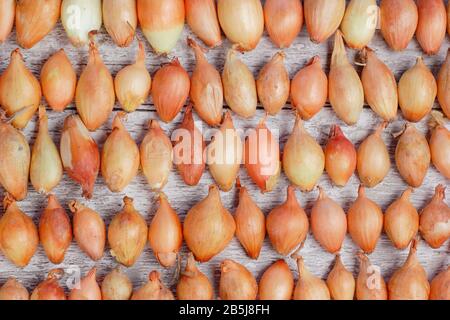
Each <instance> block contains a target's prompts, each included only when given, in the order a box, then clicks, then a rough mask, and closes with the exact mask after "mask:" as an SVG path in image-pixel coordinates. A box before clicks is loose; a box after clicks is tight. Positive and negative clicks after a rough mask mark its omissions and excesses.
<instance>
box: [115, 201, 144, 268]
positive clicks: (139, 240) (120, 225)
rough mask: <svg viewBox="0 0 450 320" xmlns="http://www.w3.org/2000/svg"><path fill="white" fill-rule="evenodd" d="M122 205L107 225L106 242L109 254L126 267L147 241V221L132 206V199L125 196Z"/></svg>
mask: <svg viewBox="0 0 450 320" xmlns="http://www.w3.org/2000/svg"><path fill="white" fill-rule="evenodd" d="M123 203H124V207H123V209H122V211H121V212H119V213H118V214H116V215H115V216H114V218H113V219H112V221H111V223H110V225H109V227H108V243H109V246H110V247H111V255H112V256H113V257H114V258H116V260H117V261H118V262H119V263H121V264H123V265H124V266H126V267H131V266H133V265H134V264H135V263H136V261H137V260H138V259H139V257H140V255H141V254H142V251H144V247H145V244H146V243H147V236H148V228H147V223H146V222H145V220H144V218H143V217H142V216H141V214H140V213H139V212H138V211H137V210H136V209H135V208H134V205H133V199H131V198H128V197H125V198H124V199H123Z"/></svg>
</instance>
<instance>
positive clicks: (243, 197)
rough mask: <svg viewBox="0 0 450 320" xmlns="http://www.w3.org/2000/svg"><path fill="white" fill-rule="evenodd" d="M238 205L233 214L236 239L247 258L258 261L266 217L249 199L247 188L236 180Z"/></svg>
mask: <svg viewBox="0 0 450 320" xmlns="http://www.w3.org/2000/svg"><path fill="white" fill-rule="evenodd" d="M237 187H238V189H239V204H238V207H237V208H236V212H235V213H234V220H235V222H236V237H237V238H238V239H239V242H240V243H241V244H242V246H243V247H244V249H245V251H246V252H247V254H248V256H249V257H250V258H252V259H258V258H259V254H260V253H261V248H262V246H263V242H264V238H265V237H266V217H265V216H264V213H263V212H262V211H261V209H260V208H259V207H258V206H257V205H256V203H255V202H254V201H253V199H252V198H251V196H250V194H249V192H248V190H247V188H245V187H243V186H241V184H240V181H239V179H238V182H237Z"/></svg>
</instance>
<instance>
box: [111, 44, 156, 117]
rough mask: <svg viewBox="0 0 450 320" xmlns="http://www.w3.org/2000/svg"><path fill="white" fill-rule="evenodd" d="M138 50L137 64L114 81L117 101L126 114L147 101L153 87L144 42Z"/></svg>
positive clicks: (120, 73)
mask: <svg viewBox="0 0 450 320" xmlns="http://www.w3.org/2000/svg"><path fill="white" fill-rule="evenodd" d="M138 50H139V51H138V55H137V58H136V63H135V64H132V65H129V66H126V67H125V68H123V69H122V70H120V71H119V72H118V73H117V75H116V78H115V79H114V88H115V91H116V95H117V100H119V102H120V104H121V105H122V108H123V109H124V110H125V111H126V112H133V111H136V109H137V108H138V107H139V106H140V105H141V104H143V103H144V102H145V100H146V99H147V97H148V95H149V93H150V88H151V86H152V78H151V76H150V73H149V72H148V71H147V69H146V67H145V47H144V43H143V42H142V41H139V49H138Z"/></svg>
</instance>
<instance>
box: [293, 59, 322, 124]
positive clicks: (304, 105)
mask: <svg viewBox="0 0 450 320" xmlns="http://www.w3.org/2000/svg"><path fill="white" fill-rule="evenodd" d="M327 98H328V78H327V75H326V74H325V72H324V71H323V69H322V65H321V60H320V57H319V56H315V57H314V58H312V59H311V61H309V62H308V64H307V65H306V66H305V67H304V68H303V69H301V70H300V71H298V72H297V74H296V75H295V76H294V79H292V82H291V103H292V106H293V107H294V108H295V109H296V110H297V112H298V113H299V114H300V116H301V117H302V119H304V120H309V119H311V118H312V117H314V116H315V115H316V114H317V113H318V112H319V111H320V110H321V109H322V108H323V106H324V105H325V103H326V102H327Z"/></svg>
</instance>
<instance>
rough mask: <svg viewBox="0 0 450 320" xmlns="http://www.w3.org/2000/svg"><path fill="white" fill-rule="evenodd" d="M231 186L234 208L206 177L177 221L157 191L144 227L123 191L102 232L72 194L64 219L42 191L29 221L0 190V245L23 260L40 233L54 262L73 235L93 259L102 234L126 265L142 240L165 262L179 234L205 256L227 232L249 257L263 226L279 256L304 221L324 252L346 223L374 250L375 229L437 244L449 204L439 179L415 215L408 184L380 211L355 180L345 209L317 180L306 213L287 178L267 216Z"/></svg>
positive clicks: (297, 238) (299, 235) (399, 243)
mask: <svg viewBox="0 0 450 320" xmlns="http://www.w3.org/2000/svg"><path fill="white" fill-rule="evenodd" d="M238 187H239V189H240V191H239V204H238V206H237V208H236V211H235V214H234V216H233V215H231V214H230V212H229V211H228V210H227V209H226V208H225V207H224V206H223V204H222V201H221V198H220V192H219V189H218V187H217V186H215V185H213V186H211V187H210V189H209V194H208V196H207V197H206V198H204V199H203V200H202V201H200V202H199V203H197V204H196V205H194V206H193V207H192V208H191V209H190V210H189V211H188V213H187V215H186V218H185V220H184V223H183V224H182V223H181V222H180V219H179V216H178V214H177V213H176V211H175V210H174V209H173V208H172V207H171V205H170V204H169V201H168V199H167V198H166V196H165V195H164V194H162V193H161V194H160V195H159V204H160V205H159V208H158V210H157V211H156V213H155V215H154V217H153V219H152V221H151V223H150V226H149V227H148V226H147V223H146V221H145V219H144V218H143V217H142V215H141V214H140V213H139V212H138V211H137V210H136V209H135V207H134V205H133V199H131V198H128V197H125V198H124V208H123V209H122V211H120V212H119V213H117V214H116V215H115V216H114V218H113V219H112V221H111V223H110V224H109V227H108V230H107V232H106V228H105V223H104V221H103V219H102V218H101V216H100V215H99V214H98V213H96V212H95V211H93V210H92V209H90V208H88V207H86V206H84V205H82V204H81V203H79V202H77V201H72V202H70V203H69V209H70V211H71V212H72V213H73V224H71V222H70V218H69V217H68V215H67V213H66V211H65V210H64V209H63V207H62V206H61V204H60V203H59V202H58V200H57V199H56V197H55V196H54V195H50V196H49V197H48V204H47V207H46V208H45V210H44V211H43V213H42V215H41V217H40V221H39V227H38V228H36V226H35V225H34V223H33V222H32V220H31V219H30V218H29V217H28V216H27V215H26V214H25V213H24V212H23V211H21V209H20V208H19V206H18V205H17V203H16V202H15V201H14V200H13V199H11V198H10V197H6V198H5V200H4V206H5V210H6V212H5V213H4V215H3V216H2V218H1V219H0V250H1V251H2V253H3V254H4V255H5V256H6V257H7V258H8V259H9V260H10V261H12V262H13V263H14V264H15V265H17V266H19V267H25V266H27V265H28V264H29V262H30V260H31V258H32V257H33V255H34V254H35V252H36V250H37V247H38V244H39V240H40V242H41V244H42V246H43V248H44V251H45V253H46V255H47V257H48V258H49V260H50V261H51V262H52V263H54V264H59V263H61V262H63V260H64V256H65V253H66V252H67V250H68V248H69V246H70V244H71V242H72V238H75V240H76V242H77V243H78V246H79V247H80V249H81V250H82V251H83V252H84V253H85V254H86V255H87V256H88V257H89V258H90V259H92V260H94V261H98V260H99V259H101V258H102V256H103V254H104V250H105V243H106V239H107V240H108V244H109V247H110V252H111V255H112V256H114V257H115V259H116V260H117V261H118V262H119V263H120V264H122V265H124V266H127V267H130V266H133V265H134V264H135V263H136V261H137V260H138V259H139V257H140V256H141V254H142V252H143V250H144V248H145V246H146V243H147V242H148V243H149V245H150V247H151V249H152V250H153V252H154V254H155V256H156V258H157V259H158V261H159V262H160V264H161V265H163V266H164V267H171V266H174V265H175V263H176V261H177V256H178V254H179V251H180V248H181V246H182V243H183V239H184V240H185V241H186V244H187V246H188V248H189V249H190V251H191V252H192V253H193V256H195V258H196V260H198V261H200V262H207V261H209V260H211V259H212V258H213V257H214V256H216V255H217V254H219V253H220V252H222V251H223V250H224V249H225V248H226V247H227V246H228V244H229V243H230V241H231V240H232V238H233V237H234V235H236V237H237V238H238V240H239V241H240V243H241V244H242V246H243V248H244V249H245V251H246V252H247V254H248V256H249V257H251V258H252V259H258V257H259V255H260V252H261V248H262V246H263V242H264V240H265V238H266V234H267V235H268V237H269V239H270V242H271V244H272V246H273V248H274V249H275V250H276V251H277V252H278V253H279V254H281V255H284V256H287V255H289V254H290V253H291V252H293V251H294V250H295V249H297V248H299V247H301V245H302V244H303V242H304V241H305V239H306V237H307V236H308V233H309V229H310V228H311V231H312V234H313V236H314V238H315V239H316V240H317V241H318V242H319V243H320V245H321V246H322V247H323V248H324V249H325V250H326V251H328V252H330V253H337V252H339V251H340V250H341V248H342V245H343V242H344V239H345V236H346V234H347V231H348V233H349V234H350V236H351V238H352V239H353V241H354V242H355V243H356V244H357V245H358V246H359V247H360V248H361V249H362V251H363V252H365V253H371V252H373V251H374V250H375V248H376V246H377V243H378V241H379V239H380V236H381V233H382V231H383V229H384V230H385V232H386V234H387V235H388V237H389V238H390V239H391V241H392V242H393V244H394V245H395V247H396V248H399V249H404V248H406V247H407V246H408V244H409V243H411V241H413V239H414V238H415V237H416V236H417V234H418V233H419V232H420V234H421V235H422V237H423V238H424V239H425V240H426V242H427V243H428V244H429V245H430V246H431V247H432V248H439V247H441V246H442V245H443V244H444V242H445V241H447V240H448V239H449V238H450V224H449V221H450V208H449V207H448V206H447V205H446V204H445V202H444V198H445V187H444V186H442V185H439V186H437V187H436V193H435V195H434V197H433V198H432V199H431V201H430V202H429V203H428V205H427V206H426V207H425V208H424V209H423V210H422V212H421V214H420V215H419V213H418V211H417V210H416V209H415V207H414V206H413V205H412V203H411V201H410V196H411V193H412V191H413V190H412V189H407V190H406V191H405V192H404V193H403V194H402V196H401V197H400V198H398V199H397V200H396V201H394V202H393V203H392V204H391V205H390V206H389V207H388V208H387V210H386V212H385V214H384V215H383V212H382V210H381V208H380V207H379V206H378V205H377V204H376V203H375V202H374V201H372V200H371V199H369V198H368V197H367V196H366V194H365V189H364V187H362V186H361V187H360V189H359V193H358V197H357V199H356V200H355V201H354V202H353V204H352V205H351V206H350V208H349V209H348V213H347V215H346V214H345V212H344V210H343V209H342V207H341V206H340V205H339V204H338V203H337V202H336V201H334V200H332V199H331V198H330V197H328V196H327V195H326V194H325V192H324V190H323V189H321V188H319V196H318V198H317V200H316V201H315V202H314V204H313V207H312V209H311V217H310V219H308V216H307V215H306V212H305V210H304V209H303V208H302V207H301V205H300V203H299V202H298V200H297V198H296V195H295V188H294V187H293V186H289V187H288V190H287V199H286V201H285V202H284V203H283V204H281V205H279V206H277V207H275V208H273V209H272V211H271V212H270V213H269V214H268V215H267V217H266V216H265V215H264V214H263V212H262V211H261V209H260V208H259V207H258V205H257V204H256V203H255V202H254V201H253V199H252V197H251V195H250V193H249V192H248V191H247V189H246V188H245V187H242V186H241V185H240V182H239V181H238ZM19 240H20V241H19Z"/></svg>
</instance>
